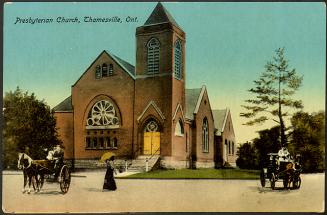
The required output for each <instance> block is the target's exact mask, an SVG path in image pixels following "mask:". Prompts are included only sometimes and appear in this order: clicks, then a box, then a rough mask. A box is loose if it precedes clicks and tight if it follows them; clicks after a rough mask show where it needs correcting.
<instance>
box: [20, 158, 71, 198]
mask: <svg viewBox="0 0 327 215" xmlns="http://www.w3.org/2000/svg"><path fill="white" fill-rule="evenodd" d="M18 168H19V169H23V174H24V187H23V192H25V186H26V185H27V182H29V190H28V193H29V192H30V187H31V184H32V185H33V188H34V190H35V191H36V192H38V191H40V190H41V188H42V187H43V184H44V181H45V179H48V181H51V182H58V183H59V186H60V190H61V192H62V193H63V194H65V193H67V192H68V189H69V186H70V181H71V175H70V170H69V168H68V166H67V165H66V164H64V162H63V160H56V159H54V160H32V159H31V158H30V157H29V156H28V155H26V154H24V153H19V158H18Z"/></svg>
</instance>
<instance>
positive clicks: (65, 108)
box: [52, 96, 73, 112]
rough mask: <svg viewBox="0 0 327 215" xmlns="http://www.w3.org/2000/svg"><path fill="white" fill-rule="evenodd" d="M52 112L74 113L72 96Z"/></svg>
mask: <svg viewBox="0 0 327 215" xmlns="http://www.w3.org/2000/svg"><path fill="white" fill-rule="evenodd" d="M52 110H54V111H55V112H72V111H73V106H72V96H69V97H68V98H66V99H65V100H64V101H62V102H60V103H59V104H58V105H57V106H55V107H54V108H53V109H52Z"/></svg>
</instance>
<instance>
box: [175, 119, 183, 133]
mask: <svg viewBox="0 0 327 215" xmlns="http://www.w3.org/2000/svg"><path fill="white" fill-rule="evenodd" d="M175 135H176V136H183V135H184V126H183V122H182V120H181V119H180V120H179V121H178V122H177V123H176V126H175Z"/></svg>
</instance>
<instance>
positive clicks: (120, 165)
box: [74, 159, 132, 169]
mask: <svg viewBox="0 0 327 215" xmlns="http://www.w3.org/2000/svg"><path fill="white" fill-rule="evenodd" d="M125 162H127V165H128V166H129V165H130V164H131V163H132V161H131V160H126V161H125V160H119V159H117V160H115V166H116V168H117V169H124V168H125ZM74 167H75V169H99V168H100V169H101V168H106V163H105V162H102V161H99V160H89V159H78V160H75V162H74Z"/></svg>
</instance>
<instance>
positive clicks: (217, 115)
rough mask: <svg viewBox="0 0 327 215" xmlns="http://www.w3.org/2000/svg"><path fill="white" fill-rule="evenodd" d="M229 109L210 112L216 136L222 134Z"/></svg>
mask: <svg viewBox="0 0 327 215" xmlns="http://www.w3.org/2000/svg"><path fill="white" fill-rule="evenodd" d="M228 113H229V109H228V108H226V109H220V110H212V114H213V119H214V122H215V128H216V129H217V131H216V135H218V136H221V133H222V132H224V129H225V125H226V121H227V117H228Z"/></svg>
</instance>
